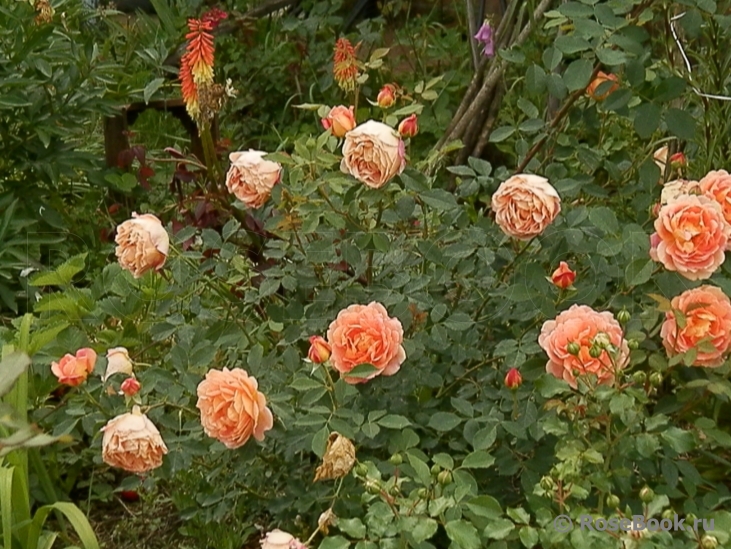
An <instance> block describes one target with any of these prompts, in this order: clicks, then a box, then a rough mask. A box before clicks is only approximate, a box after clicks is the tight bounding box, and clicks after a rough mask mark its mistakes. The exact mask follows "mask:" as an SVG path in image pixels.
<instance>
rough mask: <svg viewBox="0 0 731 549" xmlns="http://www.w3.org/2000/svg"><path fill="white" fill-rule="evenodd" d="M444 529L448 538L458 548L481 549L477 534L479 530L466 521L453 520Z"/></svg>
mask: <svg viewBox="0 0 731 549" xmlns="http://www.w3.org/2000/svg"><path fill="white" fill-rule="evenodd" d="M444 529H445V530H446V532H447V536H449V539H451V540H452V541H453V542H454V543H455V545H456V546H457V547H460V548H461V549H480V548H481V547H482V544H481V543H480V536H479V535H478V534H477V528H475V527H474V526H472V524H470V523H469V522H467V521H464V520H453V521H451V522H448V523H447V524H446V525H445V526H444Z"/></svg>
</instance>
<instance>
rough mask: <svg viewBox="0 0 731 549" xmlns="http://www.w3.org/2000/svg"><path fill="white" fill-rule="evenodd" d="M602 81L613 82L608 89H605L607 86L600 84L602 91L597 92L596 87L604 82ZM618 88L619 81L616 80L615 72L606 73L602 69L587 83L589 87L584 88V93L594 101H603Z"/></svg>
mask: <svg viewBox="0 0 731 549" xmlns="http://www.w3.org/2000/svg"><path fill="white" fill-rule="evenodd" d="M604 82H614V84H612V85H611V86H609V89H607V90H606V91H605V88H606V87H607V86H602V91H603V93H601V94H599V93H597V88H598V87H599V86H601V85H602V84H604ZM618 89H619V83H618V81H617V75H616V74H606V73H603V72H602V71H599V72H598V73H597V75H596V78H594V80H592V81H591V84H589V87H588V88H586V93H587V94H589V97H591V98H592V99H593V100H594V101H604V100H605V99H606V98H607V97H609V96H610V95H611V94H613V93H614V92H615V91H617V90H618Z"/></svg>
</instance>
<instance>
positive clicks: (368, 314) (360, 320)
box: [327, 301, 406, 384]
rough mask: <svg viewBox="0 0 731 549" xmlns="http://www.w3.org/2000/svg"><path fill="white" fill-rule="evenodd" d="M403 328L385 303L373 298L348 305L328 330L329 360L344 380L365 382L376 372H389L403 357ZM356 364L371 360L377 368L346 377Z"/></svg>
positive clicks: (376, 374)
mask: <svg viewBox="0 0 731 549" xmlns="http://www.w3.org/2000/svg"><path fill="white" fill-rule="evenodd" d="M403 340H404V330H403V327H402V326H401V322H400V321H399V319H398V318H390V317H389V316H388V312H387V311H386V309H385V307H384V306H383V305H381V304H380V303H377V302H375V301H372V302H371V303H369V304H368V305H351V306H350V307H348V308H347V309H343V310H342V311H340V312H339V313H338V316H337V318H336V319H335V320H334V321H333V322H332V323H331V324H330V327H329V328H328V330H327V341H328V343H329V344H330V347H331V348H332V354H331V356H330V364H332V366H333V368H335V369H336V370H337V371H338V372H339V373H340V375H341V376H342V378H343V380H344V381H345V382H346V383H350V384H356V383H364V382H366V381H368V380H370V379H373V378H374V377H376V376H379V375H384V376H392V375H394V374H395V373H396V372H398V371H399V368H401V364H403V362H404V360H406V351H405V350H404V348H403V346H402V343H403ZM359 364H373V365H374V366H375V367H376V368H378V371H376V372H373V373H371V374H370V375H369V376H368V377H364V378H354V377H350V378H349V377H348V372H350V371H351V370H352V369H353V368H355V367H356V366H358V365H359Z"/></svg>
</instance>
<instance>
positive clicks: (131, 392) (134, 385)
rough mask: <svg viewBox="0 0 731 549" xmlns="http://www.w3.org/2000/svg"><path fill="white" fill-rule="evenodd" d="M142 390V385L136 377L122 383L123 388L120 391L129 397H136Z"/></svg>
mask: <svg viewBox="0 0 731 549" xmlns="http://www.w3.org/2000/svg"><path fill="white" fill-rule="evenodd" d="M141 388H142V385H140V382H139V381H137V379H136V378H134V377H128V378H127V379H125V380H124V381H123V382H122V386H121V387H120V389H121V390H122V393H124V394H125V395H126V396H128V397H132V396H135V395H136V394H137V393H139V392H140V389H141Z"/></svg>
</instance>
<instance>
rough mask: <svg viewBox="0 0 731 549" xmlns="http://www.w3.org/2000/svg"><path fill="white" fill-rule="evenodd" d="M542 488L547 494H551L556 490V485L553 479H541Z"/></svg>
mask: <svg viewBox="0 0 731 549" xmlns="http://www.w3.org/2000/svg"><path fill="white" fill-rule="evenodd" d="M541 488H543V489H544V490H545V491H546V492H551V491H553V489H554V488H556V483H555V482H553V479H552V478H551V477H548V476H546V477H543V478H542V479H541Z"/></svg>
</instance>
